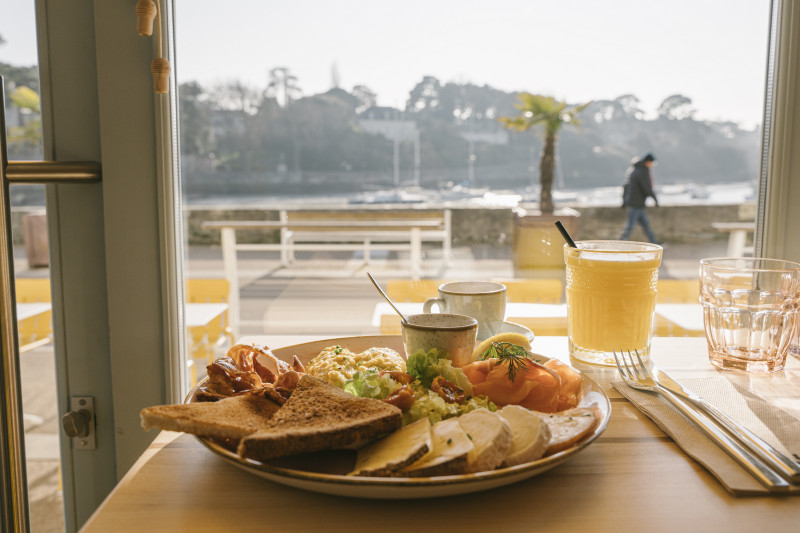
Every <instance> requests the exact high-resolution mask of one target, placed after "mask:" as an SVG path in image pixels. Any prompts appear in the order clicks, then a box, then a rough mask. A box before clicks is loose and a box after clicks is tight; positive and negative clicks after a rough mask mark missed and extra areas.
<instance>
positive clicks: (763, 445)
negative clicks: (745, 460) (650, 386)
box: [655, 370, 800, 483]
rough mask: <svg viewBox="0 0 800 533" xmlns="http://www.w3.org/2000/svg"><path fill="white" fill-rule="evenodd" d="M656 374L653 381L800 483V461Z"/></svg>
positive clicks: (664, 376) (659, 371)
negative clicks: (700, 411)
mask: <svg viewBox="0 0 800 533" xmlns="http://www.w3.org/2000/svg"><path fill="white" fill-rule="evenodd" d="M656 375H657V379H656V380H655V381H656V383H658V384H659V385H660V386H661V387H662V388H664V389H667V390H668V391H670V392H672V393H674V394H676V395H677V396H679V397H680V398H682V399H685V400H688V401H690V402H691V403H692V405H694V406H696V407H697V408H698V409H700V410H702V411H703V412H704V413H706V414H707V415H708V416H710V417H711V418H712V419H713V420H714V421H715V422H717V423H718V424H719V425H720V426H722V427H723V428H724V429H725V430H726V431H727V432H728V433H730V434H731V435H732V436H733V437H734V438H736V439H737V440H738V441H739V442H741V443H742V444H743V445H744V446H746V447H747V448H748V449H749V450H750V451H752V452H753V453H754V454H755V455H757V456H758V457H759V458H761V459H762V460H764V461H765V462H767V463H768V464H769V465H770V466H772V467H773V468H775V469H777V470H778V471H779V472H780V473H781V475H782V476H783V477H784V478H786V479H787V480H789V482H791V483H800V463H798V462H797V461H795V460H793V459H792V458H791V457H787V456H786V455H785V454H783V453H782V452H780V451H779V450H776V449H775V448H774V447H772V446H771V445H770V444H769V443H768V442H766V441H764V439H762V438H761V437H759V436H758V435H756V434H754V433H753V432H751V431H750V430H748V429H747V428H745V427H744V426H742V425H741V424H739V423H738V422H736V421H735V420H733V419H732V418H730V417H729V416H728V415H726V414H725V413H723V412H722V411H720V410H719V409H717V408H716V407H714V406H713V405H711V404H710V403H708V402H707V401H705V400H704V399H703V398H701V397H700V396H698V395H697V394H695V393H693V392H692V391H690V390H688V389H685V388H684V387H683V386H682V385H681V384H680V383H678V382H677V381H675V380H674V379H672V378H671V377H669V376H668V375H667V374H666V373H665V372H663V371H662V370H657V371H656Z"/></svg>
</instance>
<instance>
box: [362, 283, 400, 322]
mask: <svg viewBox="0 0 800 533" xmlns="http://www.w3.org/2000/svg"><path fill="white" fill-rule="evenodd" d="M367 277H368V278H369V280H370V281H371V282H372V284H373V285H375V288H376V289H378V292H379V293H381V296H383V297H384V298H385V299H386V301H387V302H389V305H391V306H392V309H394V310H395V312H396V313H397V314H398V315H400V319H401V320H402V321H403V324H408V320H406V317H405V316H403V313H401V312H400V310H399V309H398V308H397V307H395V305H394V303H393V302H392V301H391V300H390V299H389V297H388V296H387V295H386V293H385V292H383V289H381V286H380V285H378V282H377V281H375V278H373V277H372V274H370V273H369V272H367Z"/></svg>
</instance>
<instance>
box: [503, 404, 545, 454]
mask: <svg viewBox="0 0 800 533" xmlns="http://www.w3.org/2000/svg"><path fill="white" fill-rule="evenodd" d="M497 413H498V414H499V415H500V416H502V417H503V419H504V420H505V421H506V422H508V425H509V426H510V427H511V434H512V435H513V437H512V438H511V447H510V448H509V450H508V454H507V455H506V457H505V459H503V463H502V465H501V466H503V467H506V466H514V465H520V464H522V463H530V462H531V461H535V460H537V459H539V458H540V457H541V456H542V455H544V451H545V449H547V444H548V443H549V442H550V428H549V427H548V426H547V424H546V423H545V422H544V421H543V420H542V419H541V418H539V417H538V416H537V415H535V414H534V413H532V412H531V411H530V410H529V409H526V408H525V407H522V406H521V405H506V406H505V407H503V408H502V409H500V410H499V411H498V412H497Z"/></svg>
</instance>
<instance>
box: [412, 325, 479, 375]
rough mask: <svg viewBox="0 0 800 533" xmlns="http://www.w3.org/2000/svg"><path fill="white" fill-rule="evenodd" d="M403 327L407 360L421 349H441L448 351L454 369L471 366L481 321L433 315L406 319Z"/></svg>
mask: <svg viewBox="0 0 800 533" xmlns="http://www.w3.org/2000/svg"><path fill="white" fill-rule="evenodd" d="M406 319H407V320H408V322H407V323H404V322H402V321H401V322H400V324H401V326H402V335H403V348H404V349H405V351H406V357H407V358H408V357H410V356H411V355H413V354H414V352H416V351H418V350H425V351H428V350H430V349H431V348H438V349H439V350H442V351H443V352H447V354H448V357H449V358H450V360H451V361H453V366H456V367H460V366H464V365H466V364H469V362H470V360H471V358H472V351H473V350H474V349H475V340H476V338H477V335H478V321H477V320H475V319H474V318H472V317H471V316H466V315H453V314H448V313H432V314H427V313H423V314H419V315H409V316H406Z"/></svg>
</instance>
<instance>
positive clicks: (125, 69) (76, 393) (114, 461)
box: [0, 1, 186, 531]
mask: <svg viewBox="0 0 800 533" xmlns="http://www.w3.org/2000/svg"><path fill="white" fill-rule="evenodd" d="M26 6H27V4H26ZM35 7H36V10H35V13H33V12H31V11H30V10H29V9H21V10H20V11H19V13H23V14H24V13H27V14H28V15H29V16H31V17H34V16H35V31H34V30H33V25H32V23H30V22H31V21H29V26H28V30H27V33H26V34H27V35H31V34H32V35H35V39H34V40H33V43H34V45H35V46H36V45H38V52H34V54H33V57H35V59H36V60H37V61H35V62H38V64H39V67H40V68H39V76H38V82H39V91H38V95H39V98H40V105H41V107H40V114H41V122H42V129H41V132H42V133H41V141H42V142H41V152H42V157H43V159H45V160H48V161H58V162H60V163H63V164H64V165H66V166H71V165H82V164H83V163H81V162H88V165H89V166H93V168H94V174H95V178H92V179H79V180H77V182H76V183H69V184H68V183H64V182H63V180H52V179H49V178H47V177H46V176H45V175H44V174H46V173H43V174H41V175H40V174H37V172H38V171H37V172H33V173H31V172H30V170H31V168H34V169H35V168H38V167H37V166H36V165H33V166H27V167H25V166H24V165H23V166H20V164H18V163H19V162H12V163H11V164H8V165H6V164H5V162H4V165H3V167H4V168H3V175H4V177H9V176H10V177H11V178H12V179H20V176H21V175H22V176H26V177H27V178H31V177H33V178H34V181H36V182H46V183H47V185H46V186H44V188H43V189H42V190H43V191H44V202H43V203H42V204H41V205H42V207H46V210H47V223H46V229H47V234H48V239H49V243H48V246H47V250H48V252H49V257H48V265H47V267H46V269H45V270H46V271H45V270H38V271H36V274H37V276H36V277H39V278H41V279H46V278H49V280H50V288H49V291H45V292H46V293H47V292H49V302H50V307H51V313H52V315H51V316H52V319H51V321H50V323H51V325H52V329H51V331H52V339H53V342H52V344H51V346H52V347H53V348H52V352H50V353H49V354H45V355H43V356H41V364H40V365H38V367H37V365H31V364H29V363H30V362H31V361H33V360H32V359H29V358H28V359H26V357H27V356H28V355H30V354H29V353H27V352H26V353H23V354H20V355H18V356H17V355H14V354H13V353H12V354H11V357H10V359H7V360H6V359H4V365H5V366H4V371H3V377H4V379H6V380H7V383H12V384H16V386H12V387H10V388H9V387H6V388H5V389H4V393H5V394H6V395H7V396H6V397H5V399H6V400H7V399H8V397H10V396H11V395H12V394H13V395H14V396H15V400H13V401H11V402H7V403H4V415H5V414H7V413H11V414H12V415H14V416H13V417H10V416H4V417H3V424H2V426H3V437H4V441H3V446H2V450H1V451H2V454H0V455H2V457H3V461H4V466H3V469H2V472H3V491H2V493H3V496H4V503H3V518H4V520H6V521H5V522H4V523H3V526H2V527H0V529H3V530H4V531H6V530H7V531H14V530H24V529H25V528H26V525H27V524H26V522H27V521H29V522H30V524H31V526H32V527H34V530H35V531H52V530H60V529H64V528H66V530H67V531H77V529H78V528H79V527H80V526H81V525H82V524H83V523H84V522H85V521H86V520H87V518H88V517H89V516H90V515H91V513H92V512H93V511H94V510H95V509H96V508H97V506H98V505H99V504H100V503H101V502H102V500H103V499H104V498H105V496H106V495H107V494H108V493H109V492H110V491H111V490H112V489H113V487H114V486H115V485H116V483H117V482H118V481H119V480H120V479H121V477H122V476H123V475H124V474H125V473H126V472H127V471H128V469H129V468H130V467H131V466H132V465H133V464H134V463H135V461H136V459H137V458H138V457H139V456H140V455H141V453H142V452H143V451H144V449H145V448H146V447H147V446H148V445H149V444H150V442H151V441H152V439H153V438H154V437H155V434H153V433H147V432H145V431H143V430H142V429H141V427H140V422H139V411H140V410H141V409H142V408H143V407H145V406H149V405H154V404H159V403H168V402H174V401H179V399H180V394H181V391H182V390H183V381H184V375H185V374H186V372H185V370H184V366H183V364H182V362H181V361H182V356H181V353H182V352H181V350H182V308H181V307H180V306H179V305H178V302H181V301H182V289H181V285H182V284H180V283H178V282H177V281H176V280H177V279H178V276H179V273H180V271H181V268H180V266H179V261H180V255H181V254H180V239H178V238H176V235H177V234H178V229H177V228H178V227H179V222H178V221H177V219H176V217H175V216H174V213H175V203H176V202H178V201H179V200H178V199H176V196H175V195H174V194H173V192H172V191H173V190H174V187H176V183H177V182H176V180H175V177H174V176H175V174H174V173H173V172H172V157H171V149H170V143H171V139H173V138H174V135H173V134H172V131H171V128H170V124H171V121H170V109H171V108H172V102H171V101H170V96H169V94H166V95H158V96H157V95H156V94H155V93H154V88H153V80H152V77H151V74H150V63H151V61H152V60H153V58H154V56H155V55H156V54H157V53H158V52H157V48H159V51H160V47H157V46H155V45H156V44H157V43H155V42H154V41H153V40H152V39H149V40H148V39H143V38H142V37H140V36H139V35H137V28H136V15H135V10H134V6H133V5H127V4H125V5H122V4H121V3H108V4H106V3H101V4H98V5H96V6H95V5H93V4H91V3H80V4H74V5H73V4H69V5H66V4H60V3H52V2H45V1H39V2H36V4H35ZM12 11H13V13H14V14H15V15H16V14H17V13H18V11H15V10H12ZM6 15H7V13H5V12H4V17H3V22H4V23H5V22H6V21H8V20H11V19H12V18H13V17H6ZM164 18H165V19H166V16H165V17H164ZM9 27H13V24H12V25H9V26H0V35H3V37H4V39H5V44H6V45H10V44H12V37H13V36H14V35H18V33H15V32H9V33H6V30H5V28H9ZM123 36H124V37H123ZM163 41H164V43H167V42H168V37H167V36H166V34H164V37H163ZM4 48H5V46H4ZM164 49H165V50H167V52H168V51H169V47H168V46H167V45H166V44H164ZM0 58H2V60H3V61H2V62H3V63H4V64H3V65H2V66H0V70H3V71H7V70H11V69H10V68H9V64H10V62H7V61H5V59H6V57H5V56H0ZM12 66H13V65H12ZM34 92H35V91H34ZM12 126H13V127H16V126H17V124H13V125H12ZM15 131H16V130H15ZM101 139H102V142H101ZM28 158H30V157H28ZM40 166H41V165H40ZM100 169H101V170H100ZM97 176H101V179H96V177H97ZM84 177H85V176H84ZM4 183H6V184H7V180H4ZM15 186H17V185H12V186H11V189H10V191H11V195H12V196H13V194H14V187H15ZM6 199H8V195H7V196H6ZM9 225H10V224H6V227H8V226H9ZM8 235H9V237H10V234H8ZM10 242H11V239H10V238H9V240H8V243H10ZM176 242H177V244H176ZM3 257H4V260H5V261H6V264H7V266H8V268H7V269H6V270H5V271H6V272H7V273H11V272H12V268H11V265H13V264H14V263H13V259H12V258H13V252H12V250H11V246H10V244H9V246H6V247H4V250H3ZM18 263H20V262H19V261H18ZM176 263H177V266H176ZM41 268H45V267H41ZM29 270H30V269H29V268H28V266H27V265H22V268H20V270H19V271H20V272H22V273H23V274H30V272H29ZM13 292H14V291H13V289H12V290H8V291H3V296H4V297H5V298H4V301H5V302H9V303H8V305H6V307H4V309H5V310H4V312H3V319H4V321H6V322H11V323H12V324H11V325H10V326H9V328H8V331H11V332H12V334H4V335H3V342H4V345H5V346H8V345H9V343H10V341H11V340H13V339H12V338H13V337H15V335H14V334H13V333H14V332H15V329H14V328H15V327H16V324H13V322H14V316H13V313H12V312H7V310H8V309H12V308H13V309H14V310H16V309H17V307H16V306H15V305H14V301H13V300H14V298H13ZM28 292H30V291H28ZM17 293H18V294H19V295H21V294H22V293H23V291H22V290H21V289H19V288H18V290H17ZM32 303H33V302H32ZM11 306H13V307H11ZM22 316H23V315H22V313H17V317H18V318H22ZM20 332H21V330H20ZM11 344H13V343H11ZM15 348H16V346H12V349H11V350H9V353H11V352H15V351H16V350H15ZM48 365H50V366H51V368H52V371H51V372H49V375H48V368H47V366H48ZM15 367H16V368H15ZM19 367H23V368H28V369H29V370H30V372H28V374H29V376H27V377H26V376H25V374H23V378H22V379H23V380H27V379H28V377H30V378H31V379H33V380H39V385H40V387H39V390H40V392H41V396H39V397H37V396H36V392H34V395H33V397H34V402H33V403H30V402H29V403H30V405H29V407H30V408H31V409H30V411H31V412H29V409H28V408H27V407H26V406H25V405H22V406H20V405H19V402H18V397H19V395H18V393H19V389H20V388H22V389H23V393H24V392H25V390H26V387H25V386H24V382H23V386H22V387H19V383H20V380H19V376H18V375H17V374H16V370H17V369H18V368H19ZM45 378H47V379H49V380H51V381H50V385H49V386H44V384H43V381H44V379H45ZM15 389H16V390H15ZM36 401H39V402H50V405H48V407H47V411H48V414H47V416H46V417H42V416H41V415H40V418H45V421H44V425H45V426H47V429H48V432H47V437H46V438H44V437H43V438H36V439H30V437H28V439H27V440H28V444H29V446H27V447H25V446H24V444H23V443H24V442H25V440H26V439H25V437H27V435H25V434H24V432H23V428H24V427H25V426H26V425H27V426H29V427H32V426H33V425H35V422H37V421H38V420H39V419H38V418H35V417H30V416H29V417H27V418H28V420H30V421H31V424H25V422H26V420H25V417H24V414H26V413H27V414H33V415H35V414H36V413H35V412H33V407H34V403H35V402H36ZM14 402H16V405H13V403H14ZM6 406H8V409H5V407H6ZM65 415H70V416H67V418H66V420H65V421H64V422H65V423H64V424H63V426H62V423H61V419H62V418H63V417H64V416H65ZM12 418H15V419H14V420H12ZM87 420H88V421H89V422H93V431H92V432H90V434H89V435H85V434H84V432H83V429H82V428H83V425H84V424H83V422H86V421H87ZM62 427H64V428H65V430H64V431H62ZM40 428H41V426H40ZM91 437H93V438H91ZM44 440H46V441H47V442H48V443H50V444H52V445H53V446H55V448H56V450H57V451H56V452H55V453H53V452H52V450H50V451H49V453H50V454H51V455H52V457H53V458H54V459H53V461H57V463H58V464H59V465H60V468H58V467H55V469H54V471H53V472H52V474H53V475H50V474H49V473H48V474H47V475H46V476H43V475H41V474H42V472H41V471H39V470H37V467H36V466H31V465H30V464H29V467H28V468H27V474H28V475H27V481H28V486H29V487H30V488H31V490H30V491H29V492H28V493H27V494H26V488H27V487H26V486H25V479H26V476H25V470H26V469H25V468H24V467H21V466H20V465H21V464H24V457H25V451H26V449H27V451H28V455H29V457H30V458H36V457H37V456H38V455H40V454H41V450H40V448H41V447H39V446H38V444H40V443H41V442H42V441H44ZM45 478H46V479H45ZM43 482H44V483H43ZM44 485H48V486H47V491H50V492H49V496H47V497H50V496H54V495H55V496H57V494H58V492H59V491H60V492H61V494H62V495H63V519H62V520H61V523H60V524H59V523H58V522H59V520H58V517H56V519H55V520H53V521H52V522H53V523H47V524H45V523H41V522H39V521H37V520H38V519H39V518H41V515H42V509H41V508H39V507H36V508H34V507H31V509H27V508H26V507H25V505H24V504H25V502H26V501H27V502H31V503H34V504H38V503H41V502H40V499H39V498H40V496H41V494H40V493H41V491H39V489H41V488H43V486H44ZM55 496H54V497H55ZM20 503H21V504H22V505H19V504H20ZM51 503H53V505H58V502H57V501H54V502H51ZM34 513H35V514H36V516H35V517H33V518H34V520H30V517H31V516H32V515H33V514H34Z"/></svg>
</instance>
